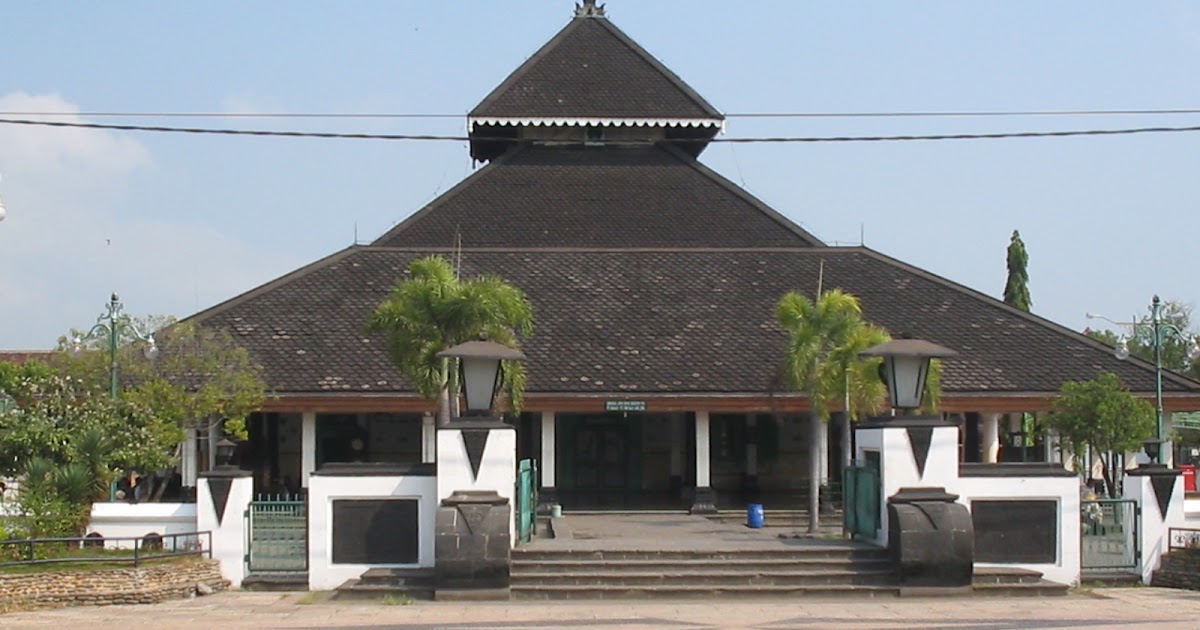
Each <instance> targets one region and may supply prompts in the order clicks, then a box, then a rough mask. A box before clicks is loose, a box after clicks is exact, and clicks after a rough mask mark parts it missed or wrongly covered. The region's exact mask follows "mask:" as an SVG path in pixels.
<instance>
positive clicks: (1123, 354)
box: [1086, 295, 1200, 464]
mask: <svg viewBox="0 0 1200 630" xmlns="http://www.w3.org/2000/svg"><path fill="white" fill-rule="evenodd" d="M1086 317H1087V318H1088V319H1102V320H1104V321H1106V322H1109V323H1110V324H1116V325H1117V326H1125V327H1127V328H1129V330H1130V331H1131V332H1132V333H1133V334H1134V335H1137V333H1138V331H1139V330H1148V331H1149V332H1150V341H1151V342H1152V343H1153V344H1154V421H1155V425H1154V426H1155V440H1157V442H1156V444H1157V445H1158V458H1157V459H1158V462H1159V463H1161V464H1165V463H1167V457H1166V455H1165V454H1164V453H1163V448H1164V447H1165V446H1166V443H1167V441H1166V436H1165V435H1164V433H1163V392H1162V346H1163V341H1164V340H1165V339H1166V337H1167V335H1170V336H1173V337H1175V338H1176V339H1178V340H1179V341H1182V342H1183V343H1185V344H1191V347H1190V348H1188V352H1187V356H1188V359H1189V360H1192V361H1194V360H1196V358H1197V357H1200V340H1197V339H1196V338H1195V337H1188V335H1187V333H1186V332H1184V331H1183V330H1181V329H1180V328H1179V327H1178V326H1176V325H1175V324H1172V323H1170V322H1164V321H1162V300H1160V299H1159V298H1158V296H1157V295H1156V296H1154V299H1153V300H1151V301H1150V322H1149V323H1147V322H1118V321H1114V320H1111V319H1109V318H1107V317H1105V316H1103V315H1097V314H1096V313H1087V314H1086ZM1113 356H1115V357H1117V358H1118V359H1120V360H1121V361H1124V360H1125V359H1128V358H1129V339H1128V338H1127V337H1126V336H1125V335H1123V334H1122V335H1121V338H1120V340H1119V343H1117V347H1116V348H1115V349H1113ZM1151 459H1152V460H1153V459H1154V458H1153V457H1152V458H1151Z"/></svg>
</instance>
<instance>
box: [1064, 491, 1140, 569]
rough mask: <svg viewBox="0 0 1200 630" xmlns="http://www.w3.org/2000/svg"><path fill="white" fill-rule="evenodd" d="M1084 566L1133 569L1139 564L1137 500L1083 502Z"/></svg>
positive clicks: (1082, 546) (1081, 548)
mask: <svg viewBox="0 0 1200 630" xmlns="http://www.w3.org/2000/svg"><path fill="white" fill-rule="evenodd" d="M1079 507H1080V514H1079V524H1080V527H1081V528H1082V530H1083V531H1082V535H1081V536H1080V537H1079V545H1080V554H1081V555H1080V565H1081V568H1082V569H1084V570H1087V569H1129V568H1134V567H1136V566H1137V564H1138V560H1139V559H1140V557H1141V549H1139V548H1138V518H1139V517H1140V516H1141V510H1140V509H1139V508H1138V505H1137V501H1133V500H1129V499H1101V500H1099V501H1081V502H1080V503H1079Z"/></svg>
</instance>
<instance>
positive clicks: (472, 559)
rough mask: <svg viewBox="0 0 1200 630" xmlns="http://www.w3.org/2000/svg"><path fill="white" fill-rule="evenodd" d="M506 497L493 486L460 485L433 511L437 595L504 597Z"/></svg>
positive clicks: (507, 568)
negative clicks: (482, 488) (471, 487)
mask: <svg viewBox="0 0 1200 630" xmlns="http://www.w3.org/2000/svg"><path fill="white" fill-rule="evenodd" d="M511 519H512V510H511V509H510V506H509V503H508V499H506V498H504V497H502V496H500V495H499V494H497V493H496V492H495V491H493V490H487V491H466V490H459V491H456V492H454V493H453V494H451V495H450V496H448V497H446V498H445V499H443V500H442V504H441V507H439V508H438V510H437V528H436V532H437V533H436V537H435V541H434V562H435V565H434V574H435V576H436V582H435V587H434V588H435V591H434V597H435V598H436V599H451V600H467V599H472V600H478V599H508V595H509V593H508V588H509V574H510V570H511V566H512V550H511V545H510V543H511V539H510V536H509V531H508V530H509V521H510V520H511Z"/></svg>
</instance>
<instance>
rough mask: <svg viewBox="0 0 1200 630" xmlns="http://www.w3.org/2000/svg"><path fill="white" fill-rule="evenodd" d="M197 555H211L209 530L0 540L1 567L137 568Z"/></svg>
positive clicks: (210, 533) (210, 534)
mask: <svg viewBox="0 0 1200 630" xmlns="http://www.w3.org/2000/svg"><path fill="white" fill-rule="evenodd" d="M122 542H132V543H133V545H132V549H128V548H119V547H122V545H120V543H122ZM110 543H117V547H118V548H110V547H109V546H108V545H109V544H110ZM200 555H207V556H208V557H209V558H211V557H212V532H208V531H204V532H184V533H178V534H150V535H148V536H110V537H107V538H106V537H103V536H99V535H92V536H78V537H70V538H27V539H23V540H3V541H0V567H8V566H17V565H28V564H58V563H67V562H70V563H97V562H104V563H109V564H131V565H133V566H134V567H137V566H139V565H141V564H142V563H144V562H148V561H152V560H162V559H164V558H179V557H184V556H200Z"/></svg>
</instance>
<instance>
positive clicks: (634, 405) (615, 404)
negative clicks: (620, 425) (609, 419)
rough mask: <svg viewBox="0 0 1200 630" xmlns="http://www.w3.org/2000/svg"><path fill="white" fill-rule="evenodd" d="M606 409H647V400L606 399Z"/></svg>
mask: <svg viewBox="0 0 1200 630" xmlns="http://www.w3.org/2000/svg"><path fill="white" fill-rule="evenodd" d="M604 410H605V411H645V410H646V401H644V400H606V401H604Z"/></svg>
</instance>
